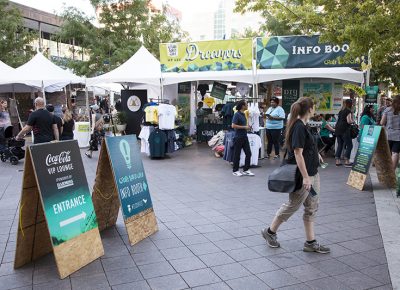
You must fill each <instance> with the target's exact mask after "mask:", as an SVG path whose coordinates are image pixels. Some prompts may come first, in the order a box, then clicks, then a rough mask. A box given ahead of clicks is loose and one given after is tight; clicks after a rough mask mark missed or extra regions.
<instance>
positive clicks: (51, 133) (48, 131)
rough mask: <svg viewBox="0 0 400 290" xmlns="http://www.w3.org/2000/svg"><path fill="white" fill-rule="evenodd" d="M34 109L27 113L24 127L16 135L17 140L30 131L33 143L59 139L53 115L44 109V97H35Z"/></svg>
mask: <svg viewBox="0 0 400 290" xmlns="http://www.w3.org/2000/svg"><path fill="white" fill-rule="evenodd" d="M35 109H36V110H35V111H34V112H32V113H31V114H30V115H29V118H28V122H27V123H26V125H25V127H24V128H23V129H22V130H21V131H20V132H19V133H18V135H17V136H16V139H17V140H20V139H22V138H23V137H24V136H25V135H26V134H28V133H29V132H30V131H32V132H33V141H34V142H33V143H34V144H39V143H46V142H50V141H53V140H57V141H58V140H59V137H60V136H59V133H58V127H57V124H56V122H55V119H54V117H53V115H52V114H51V113H50V112H48V111H47V110H45V107H44V99H43V98H40V97H38V98H36V99H35Z"/></svg>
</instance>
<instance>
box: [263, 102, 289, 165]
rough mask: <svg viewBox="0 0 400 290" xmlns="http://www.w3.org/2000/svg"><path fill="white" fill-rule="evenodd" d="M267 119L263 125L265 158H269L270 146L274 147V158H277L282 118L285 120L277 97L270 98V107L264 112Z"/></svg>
mask: <svg viewBox="0 0 400 290" xmlns="http://www.w3.org/2000/svg"><path fill="white" fill-rule="evenodd" d="M265 115H266V116H267V121H266V124H265V127H266V128H267V139H268V146H267V158H270V156H271V152H272V146H273V147H274V149H275V157H274V159H279V158H280V155H279V140H280V138H281V133H282V129H283V120H285V111H284V110H283V108H282V107H281V106H279V99H278V98H277V97H272V98H271V107H269V108H268V110H267V112H266V113H265Z"/></svg>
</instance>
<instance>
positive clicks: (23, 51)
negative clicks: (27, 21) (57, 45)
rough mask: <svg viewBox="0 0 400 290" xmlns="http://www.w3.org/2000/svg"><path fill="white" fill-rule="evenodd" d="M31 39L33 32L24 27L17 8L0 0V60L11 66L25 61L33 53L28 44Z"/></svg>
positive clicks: (5, 0)
mask: <svg viewBox="0 0 400 290" xmlns="http://www.w3.org/2000/svg"><path fill="white" fill-rule="evenodd" d="M33 39H34V35H33V33H31V32H29V31H28V30H27V29H25V28H24V25H23V19H22V16H21V14H20V12H19V10H18V9H17V8H15V7H12V6H10V5H9V1H8V0H0V60H1V61H3V62H4V63H6V64H8V65H10V66H12V67H18V66H20V65H21V64H23V63H25V62H26V61H28V60H29V59H30V58H31V57H32V55H33V54H34V51H33V49H32V47H31V46H29V44H30V43H31V41H32V40H33Z"/></svg>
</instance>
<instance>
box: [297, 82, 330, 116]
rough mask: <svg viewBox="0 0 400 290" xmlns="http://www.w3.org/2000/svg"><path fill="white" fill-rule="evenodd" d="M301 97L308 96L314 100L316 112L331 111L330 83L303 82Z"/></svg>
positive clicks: (324, 112) (328, 112)
mask: <svg viewBox="0 0 400 290" xmlns="http://www.w3.org/2000/svg"><path fill="white" fill-rule="evenodd" d="M303 97H309V98H311V99H312V100H313V101H314V104H315V106H316V113H317V114H330V113H332V104H333V102H332V84H331V83H304V86H303Z"/></svg>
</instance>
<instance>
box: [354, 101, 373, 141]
mask: <svg viewBox="0 0 400 290" xmlns="http://www.w3.org/2000/svg"><path fill="white" fill-rule="evenodd" d="M374 114H375V109H374V106H373V105H366V106H365V108H364V111H363V112H362V114H361V121H360V133H359V134H358V137H357V140H358V142H360V140H361V135H362V132H363V129H364V126H365V125H376V121H375V116H374Z"/></svg>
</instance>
